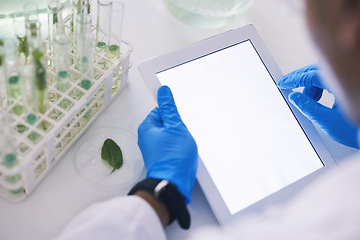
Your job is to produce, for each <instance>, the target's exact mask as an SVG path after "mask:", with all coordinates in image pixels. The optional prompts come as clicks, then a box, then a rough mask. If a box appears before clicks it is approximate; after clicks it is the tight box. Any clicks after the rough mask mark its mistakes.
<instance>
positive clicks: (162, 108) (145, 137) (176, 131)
mask: <svg viewBox="0 0 360 240" xmlns="http://www.w3.org/2000/svg"><path fill="white" fill-rule="evenodd" d="M158 104H159V107H158V108H155V109H154V110H152V111H151V112H150V113H149V115H148V116H147V118H146V119H145V120H144V121H143V123H142V124H141V125H140V126H139V129H138V137H139V139H138V145H139V147H140V150H141V153H142V156H143V158H144V162H145V166H146V169H147V177H149V178H156V179H166V180H168V181H169V182H171V183H173V184H175V186H176V187H177V188H178V190H179V191H180V192H181V193H182V194H183V195H184V196H185V198H186V204H187V203H189V202H190V200H191V192H192V189H193V186H194V182H195V177H196V170H197V165H198V151H197V146H196V143H195V140H194V138H193V137H192V136H191V134H190V132H189V131H188V129H187V128H186V126H185V124H184V123H183V122H182V120H181V118H180V115H179V113H178V111H177V108H176V105H175V102H174V99H173V96H172V93H171V90H170V88H169V87H167V86H162V87H160V88H159V90H158Z"/></svg>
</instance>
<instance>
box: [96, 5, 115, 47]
mask: <svg viewBox="0 0 360 240" xmlns="http://www.w3.org/2000/svg"><path fill="white" fill-rule="evenodd" d="M97 2H98V7H97V18H96V51H97V52H102V51H104V50H105V49H106V47H107V46H108V45H109V43H110V32H111V6H112V3H113V1H112V0H97Z"/></svg>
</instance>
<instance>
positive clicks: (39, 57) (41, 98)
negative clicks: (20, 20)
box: [30, 22, 49, 113]
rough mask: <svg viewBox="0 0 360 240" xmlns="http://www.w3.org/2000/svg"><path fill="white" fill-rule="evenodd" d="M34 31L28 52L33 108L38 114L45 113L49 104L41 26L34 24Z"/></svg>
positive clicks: (38, 23) (37, 23)
mask: <svg viewBox="0 0 360 240" xmlns="http://www.w3.org/2000/svg"><path fill="white" fill-rule="evenodd" d="M33 27H35V29H36V30H34V31H36V34H34V37H33V38H31V39H30V52H31V59H32V65H33V71H34V80H33V87H32V89H33V96H34V106H35V108H36V109H37V111H38V112H40V113H45V111H46V108H47V104H48V102H49V99H48V95H47V94H48V93H47V77H46V68H45V67H44V66H45V64H44V59H43V56H44V51H43V41H42V39H41V32H40V28H41V24H40V22H36V24H35V25H33Z"/></svg>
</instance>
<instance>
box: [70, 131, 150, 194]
mask: <svg viewBox="0 0 360 240" xmlns="http://www.w3.org/2000/svg"><path fill="white" fill-rule="evenodd" d="M107 138H110V139H112V140H113V141H114V142H115V143H116V144H117V145H118V146H119V147H120V149H121V151H122V154H123V165H122V166H121V168H120V169H117V170H115V171H114V172H112V170H113V169H112V167H111V166H109V165H108V163H106V162H105V161H104V160H102V158H101V148H102V146H103V144H104V142H105V140H106V139H107ZM72 151H73V155H72V156H73V160H74V163H75V168H76V170H77V172H78V173H79V174H80V176H81V178H82V179H84V180H85V181H86V182H87V183H88V184H90V185H91V186H93V187H95V188H99V189H104V190H121V189H124V188H127V187H130V186H132V185H133V184H134V183H136V182H137V180H138V179H139V177H140V176H141V175H142V172H143V170H144V161H143V159H142V155H141V152H140V149H139V147H138V145H137V139H136V136H135V135H134V134H132V133H131V132H129V131H128V130H126V129H122V128H117V127H104V128H97V129H93V130H91V131H88V132H86V133H85V134H84V135H83V136H82V137H81V138H80V139H79V141H78V142H77V143H76V144H75V146H74V148H73V150H72Z"/></svg>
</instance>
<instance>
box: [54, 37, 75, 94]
mask: <svg viewBox="0 0 360 240" xmlns="http://www.w3.org/2000/svg"><path fill="white" fill-rule="evenodd" d="M70 44H71V42H70V39H69V38H68V37H67V36H66V35H65V34H61V35H57V36H56V37H55V48H54V49H55V67H56V75H57V76H56V88H57V89H58V90H59V91H61V92H66V91H67V90H68V89H69V88H70V74H69V70H70V55H69V49H70Z"/></svg>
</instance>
